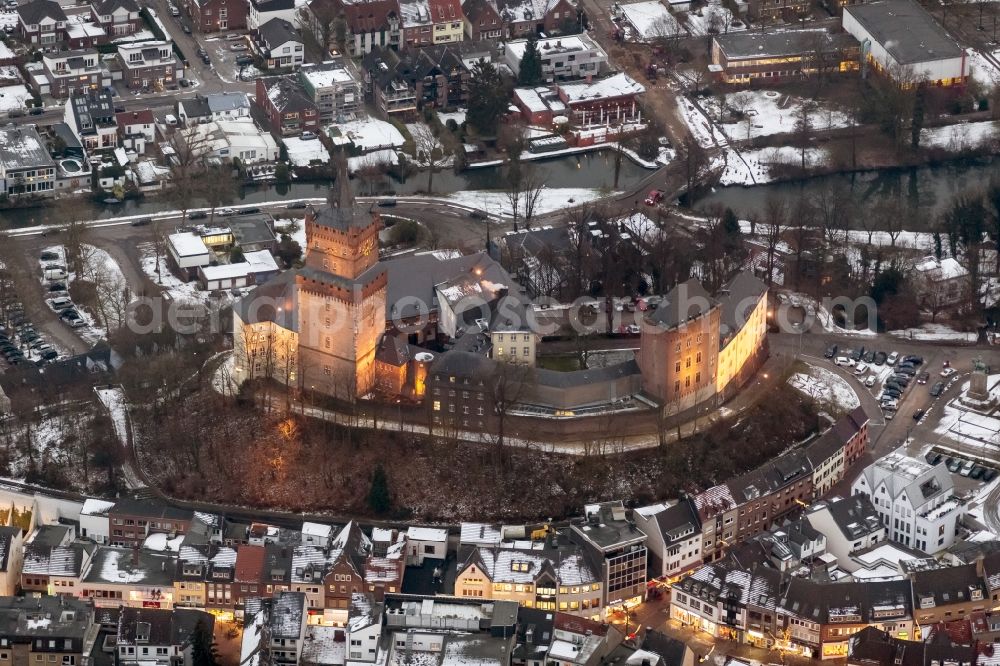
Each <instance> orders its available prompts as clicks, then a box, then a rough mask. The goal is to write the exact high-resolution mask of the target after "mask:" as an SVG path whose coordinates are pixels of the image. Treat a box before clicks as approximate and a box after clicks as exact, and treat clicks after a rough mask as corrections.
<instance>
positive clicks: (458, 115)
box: [437, 109, 466, 126]
mask: <svg viewBox="0 0 1000 666" xmlns="http://www.w3.org/2000/svg"><path fill="white" fill-rule="evenodd" d="M465 114H466V109H457V110H455V111H451V112H446V111H438V112H437V117H438V120H440V121H441V124H442V125H447V124H448V121H449V120H454V121H455V123H457V124H458V125H459V126H461V125H462V123H464V122H465Z"/></svg>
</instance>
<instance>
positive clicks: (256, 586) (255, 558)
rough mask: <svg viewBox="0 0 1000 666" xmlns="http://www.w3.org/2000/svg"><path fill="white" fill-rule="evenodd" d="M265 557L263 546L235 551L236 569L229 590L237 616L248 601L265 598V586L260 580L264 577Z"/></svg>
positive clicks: (246, 547) (242, 547)
mask: <svg viewBox="0 0 1000 666" xmlns="http://www.w3.org/2000/svg"><path fill="white" fill-rule="evenodd" d="M266 557H267V550H266V549H265V548H264V546H249V545H247V546H240V547H239V548H237V549H236V568H235V571H234V574H233V582H232V585H231V588H230V589H231V590H232V601H233V606H234V607H235V608H236V611H237V614H238V613H239V612H240V611H242V610H243V608H244V606H245V605H246V603H247V600H248V599H253V598H258V597H263V596H265V593H264V590H265V584H264V583H263V582H262V580H261V579H262V578H263V576H264V560H265V559H266ZM268 596H269V595H268Z"/></svg>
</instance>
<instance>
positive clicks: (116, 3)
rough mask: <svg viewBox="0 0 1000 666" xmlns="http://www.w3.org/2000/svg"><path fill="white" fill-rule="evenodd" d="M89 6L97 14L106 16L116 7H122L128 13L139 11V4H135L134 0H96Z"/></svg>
mask: <svg viewBox="0 0 1000 666" xmlns="http://www.w3.org/2000/svg"><path fill="white" fill-rule="evenodd" d="M91 6H92V7H93V8H94V11H95V12H96V13H97V15H98V16H108V15H110V14H113V13H114V11H115V10H116V9H118V8H121V9H124V10H125V11H127V12H129V13H130V14H131V13H137V12H138V11H139V5H138V4H136V2H135V0H98V2H95V3H93V4H92V5H91Z"/></svg>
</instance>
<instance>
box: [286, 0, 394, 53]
mask: <svg viewBox="0 0 1000 666" xmlns="http://www.w3.org/2000/svg"><path fill="white" fill-rule="evenodd" d="M304 12H305V14H306V17H307V18H306V19H305V20H304V21H303V24H304V25H306V26H313V31H314V33H315V36H316V39H317V41H318V42H319V43H320V44H323V41H324V40H326V42H327V43H326V44H325V46H326V48H327V49H332V48H338V46H337V45H336V43H335V42H334V38H335V35H334V34H333V31H332V30H330V29H329V26H331V25H332V22H333V20H334V19H335V18H339V17H343V20H344V28H345V38H344V41H345V42H346V44H347V53H348V54H349V55H350V56H351V57H353V58H360V57H361V56H363V55H365V54H366V53H368V52H369V51H371V50H372V49H373V48H374V47H376V46H379V47H383V48H384V47H397V46H399V35H400V20H399V2H398V0H357V1H352V0H311V2H309V4H308V5H307V6H306V8H305V9H304Z"/></svg>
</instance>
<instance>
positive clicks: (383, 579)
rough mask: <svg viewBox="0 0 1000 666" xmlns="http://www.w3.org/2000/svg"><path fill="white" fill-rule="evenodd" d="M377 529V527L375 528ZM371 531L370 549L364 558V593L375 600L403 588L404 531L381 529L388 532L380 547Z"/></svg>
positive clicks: (404, 563) (404, 569)
mask: <svg viewBox="0 0 1000 666" xmlns="http://www.w3.org/2000/svg"><path fill="white" fill-rule="evenodd" d="M376 530H378V528H376ZM376 530H373V532H372V546H371V548H372V550H371V553H370V554H369V555H368V558H367V559H366V560H365V575H364V578H365V585H366V586H367V587H368V589H367V592H366V594H367V595H368V596H370V597H372V598H373V599H375V601H382V600H384V599H385V595H386V594H394V593H396V592H399V591H401V590H402V589H403V577H404V575H405V573H406V546H407V544H406V533H405V532H399V531H397V530H381V532H388V533H389V535H390V536H389V539H388V540H387V543H385V544H384V548H383V547H380V546H379V545H378V544H377V543H376V541H375V538H374V537H375V536H376V534H375V532H376Z"/></svg>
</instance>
